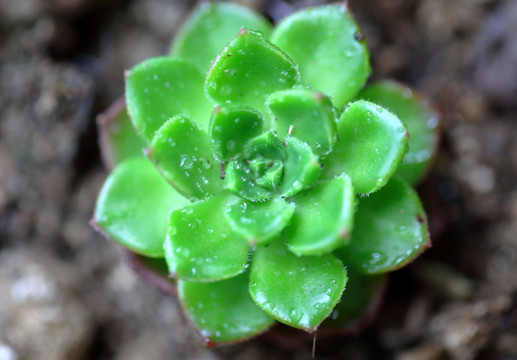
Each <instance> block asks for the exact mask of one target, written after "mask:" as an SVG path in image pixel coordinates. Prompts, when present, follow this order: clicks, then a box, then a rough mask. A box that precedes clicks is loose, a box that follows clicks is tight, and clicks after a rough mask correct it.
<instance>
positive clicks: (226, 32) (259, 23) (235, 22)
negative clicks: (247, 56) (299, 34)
mask: <svg viewBox="0 0 517 360" xmlns="http://www.w3.org/2000/svg"><path fill="white" fill-rule="evenodd" d="M243 27H245V28H247V29H251V30H255V31H260V32H261V33H263V34H264V35H265V36H269V33H270V32H271V25H270V24H269V22H268V21H267V20H266V19H264V18H263V17H262V16H260V15H258V14H257V13H255V12H253V11H251V10H249V9H248V8H245V7H243V6H240V5H237V4H231V3H216V2H210V3H204V4H201V5H200V6H199V7H198V8H197V9H196V10H195V11H194V13H193V14H192V15H191V16H190V18H189V19H188V20H187V22H186V23H185V24H184V25H183V27H182V28H181V29H180V31H179V33H178V35H177V36H176V37H175V39H174V42H173V44H172V49H171V52H172V54H173V55H176V56H178V57H182V58H185V59H188V60H189V61H191V62H192V63H193V64H195V65H196V66H198V67H199V69H200V70H201V71H202V72H203V73H204V72H206V71H207V70H208V67H209V64H210V62H211V61H212V60H214V59H215V57H216V56H217V54H219V52H221V50H222V49H223V48H224V47H225V46H226V44H227V43H228V42H230V40H231V39H232V38H233V37H234V36H235V34H237V32H238V31H239V30H240V29H241V28H243Z"/></svg>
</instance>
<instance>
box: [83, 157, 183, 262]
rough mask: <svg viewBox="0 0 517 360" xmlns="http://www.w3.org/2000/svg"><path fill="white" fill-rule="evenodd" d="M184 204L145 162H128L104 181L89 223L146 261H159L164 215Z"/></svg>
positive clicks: (136, 159) (149, 164)
mask: <svg viewBox="0 0 517 360" xmlns="http://www.w3.org/2000/svg"><path fill="white" fill-rule="evenodd" d="M187 203H188V200H187V199H185V198H184V197H182V196H181V195H179V194H178V193H177V192H176V191H175V190H174V189H173V188H172V187H170V185H169V184H167V182H166V181H165V180H164V179H163V178H162V177H161V175H160V174H159V173H158V171H157V170H156V169H155V167H154V166H153V164H151V162H150V161H149V160H148V159H146V158H143V157H142V158H138V157H136V158H131V159H128V160H125V161H124V162H122V163H121V164H119V165H118V166H117V167H116V168H115V170H114V171H113V172H112V173H111V175H110V176H109V177H108V178H107V179H106V182H105V183H104V186H103V187H102V190H101V192H100V194H99V197H98V198H97V205H96V206H95V213H94V217H93V222H94V225H96V226H98V227H100V228H101V229H102V230H103V231H104V232H106V233H107V234H108V235H109V236H110V237H111V238H113V239H114V240H116V241H118V242H119V243H121V244H122V245H124V246H126V247H128V248H129V249H131V250H133V251H135V252H137V253H139V254H142V255H145V256H149V257H163V256H164V252H163V241H164V239H165V224H166V221H167V214H168V213H169V211H170V210H174V209H177V208H181V207H182V206H184V205H185V204H187Z"/></svg>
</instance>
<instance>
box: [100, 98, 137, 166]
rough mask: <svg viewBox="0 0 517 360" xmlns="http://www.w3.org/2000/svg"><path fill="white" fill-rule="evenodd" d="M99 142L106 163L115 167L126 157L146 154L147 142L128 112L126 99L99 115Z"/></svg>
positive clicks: (120, 100)
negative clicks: (138, 131) (137, 130)
mask: <svg viewBox="0 0 517 360" xmlns="http://www.w3.org/2000/svg"><path fill="white" fill-rule="evenodd" d="M97 127H98V129H99V144H100V148H101V153H102V160H103V162H104V165H105V166H106V167H107V168H109V169H113V168H114V167H115V165H117V164H119V163H120V162H122V161H123V160H125V159H128V158H130V157H134V156H144V148H145V147H146V143H145V141H144V139H142V137H141V136H140V134H138V133H137V132H136V130H135V128H134V127H133V124H132V123H131V119H130V118H129V115H128V114H127V109H126V102H125V100H124V99H119V100H117V101H116V102H115V103H114V104H113V105H111V106H110V107H109V109H108V110H106V111H105V112H104V113H102V114H100V115H99V116H98V117H97Z"/></svg>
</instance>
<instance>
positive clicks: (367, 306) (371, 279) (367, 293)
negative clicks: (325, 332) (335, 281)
mask: <svg viewBox="0 0 517 360" xmlns="http://www.w3.org/2000/svg"><path fill="white" fill-rule="evenodd" d="M347 275H348V282H347V284H346V289H345V291H344V292H343V295H342V296H341V300H340V301H339V302H338V303H337V305H336V307H335V308H334V311H332V315H331V316H330V317H329V318H328V319H327V320H325V322H324V323H323V324H322V328H339V329H343V330H345V331H346V330H356V331H357V330H360V329H357V327H358V326H360V325H361V323H363V322H368V319H369V318H371V317H372V316H373V315H374V314H375V311H376V307H377V306H376V305H378V304H379V302H380V300H381V299H380V297H382V290H383V288H384V286H385V282H386V275H363V274H361V273H358V272H356V271H354V270H352V269H350V268H348V269H347Z"/></svg>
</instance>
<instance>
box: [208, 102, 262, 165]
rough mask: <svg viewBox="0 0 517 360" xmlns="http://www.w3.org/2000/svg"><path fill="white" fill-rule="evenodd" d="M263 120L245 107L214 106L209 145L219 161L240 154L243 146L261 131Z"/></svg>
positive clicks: (256, 112) (257, 113) (258, 114)
mask: <svg viewBox="0 0 517 360" xmlns="http://www.w3.org/2000/svg"><path fill="white" fill-rule="evenodd" d="M263 124H264V118H263V117H262V115H261V114H260V113H259V112H258V111H256V110H254V109H252V108H250V107H247V106H242V105H230V104H224V105H220V106H216V107H215V109H214V113H213V114H212V120H211V121H210V143H211V145H212V149H213V151H214V155H215V156H216V158H217V159H218V160H219V161H228V160H230V159H231V158H232V157H233V156H234V155H236V154H238V153H240V152H241V151H242V148H243V146H244V144H245V143H246V142H247V141H248V140H249V139H251V138H253V137H255V136H257V135H259V134H260V133H262V131H263Z"/></svg>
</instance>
